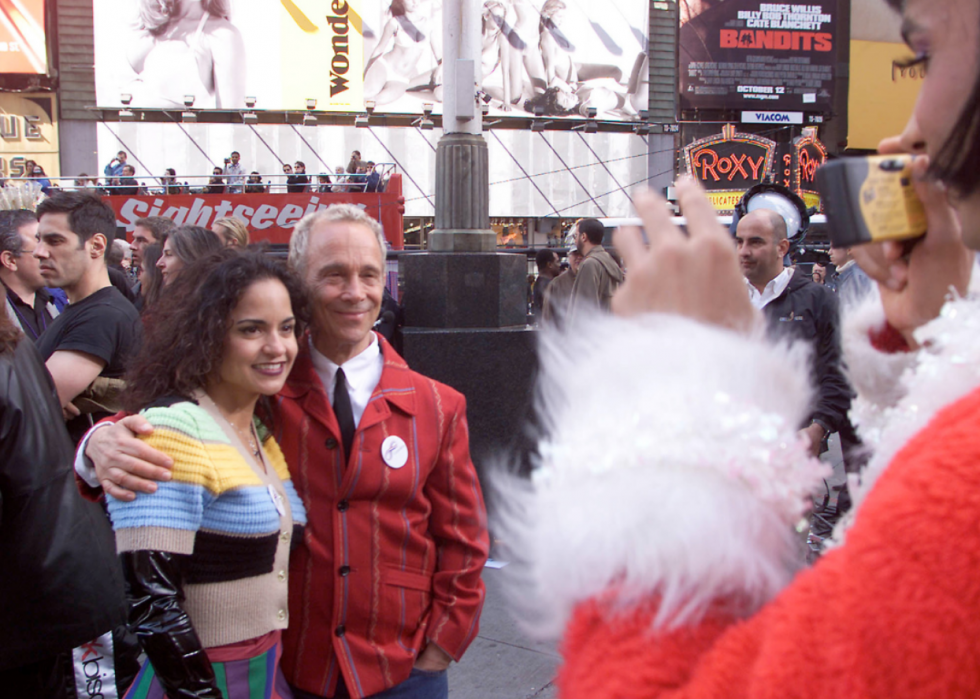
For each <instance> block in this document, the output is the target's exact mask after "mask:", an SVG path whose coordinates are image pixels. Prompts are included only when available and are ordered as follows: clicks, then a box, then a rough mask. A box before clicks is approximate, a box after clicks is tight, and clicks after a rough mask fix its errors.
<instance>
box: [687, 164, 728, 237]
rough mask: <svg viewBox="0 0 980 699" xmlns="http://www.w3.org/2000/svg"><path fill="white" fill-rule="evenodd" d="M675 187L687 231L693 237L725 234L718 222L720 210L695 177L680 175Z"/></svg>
mask: <svg viewBox="0 0 980 699" xmlns="http://www.w3.org/2000/svg"><path fill="white" fill-rule="evenodd" d="M675 187H676V190H677V201H678V203H679V204H680V205H681V214H682V215H683V216H684V218H685V219H687V233H688V235H690V236H691V238H698V237H701V236H706V235H714V236H724V235H725V229H724V228H723V227H722V225H721V224H720V223H718V212H716V211H715V207H714V206H712V204H711V202H710V201H709V200H708V197H707V196H705V193H704V190H703V189H701V186H700V185H699V184H698V183H697V182H695V180H694V178H693V177H691V176H690V175H684V176H682V177H679V178H678V179H677V184H676V185H675Z"/></svg>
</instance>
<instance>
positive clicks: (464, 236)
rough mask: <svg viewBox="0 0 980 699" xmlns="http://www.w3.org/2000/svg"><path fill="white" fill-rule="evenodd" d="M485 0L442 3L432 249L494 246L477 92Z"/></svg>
mask: <svg viewBox="0 0 980 699" xmlns="http://www.w3.org/2000/svg"><path fill="white" fill-rule="evenodd" d="M480 9H481V3H480V0H445V2H444V3H443V8H442V17H443V20H442V32H443V34H442V35H443V59H442V87H443V98H442V103H443V117H442V129H443V136H442V138H440V139H439V144H438V147H437V149H436V216H435V219H436V220H435V230H433V231H432V233H431V234H430V235H429V250H430V251H431V252H494V251H495V250H496V247H497V237H496V234H494V232H493V231H492V230H490V182H489V178H490V166H489V156H488V151H487V143H486V141H484V140H483V119H482V113H481V112H480V110H479V109H478V108H477V105H476V101H477V96H476V95H477V92H478V90H479V89H480V84H481V81H482V76H481V74H480V73H481V66H482V63H481V51H482V26H481V21H482V19H481V14H480Z"/></svg>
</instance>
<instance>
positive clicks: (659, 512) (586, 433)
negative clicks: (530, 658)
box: [497, 316, 825, 633]
mask: <svg viewBox="0 0 980 699" xmlns="http://www.w3.org/2000/svg"><path fill="white" fill-rule="evenodd" d="M541 364H542V367H543V374H544V375H543V377H542V381H541V389H540V395H539V401H538V408H539V413H540V414H541V415H542V416H544V417H545V418H547V424H546V425H545V432H546V434H545V436H544V437H543V438H542V440H541V442H540V452H541V462H540V464H539V468H538V470H537V471H536V472H535V474H534V477H533V480H532V483H531V484H530V485H528V484H526V483H522V482H520V481H516V480H510V481H505V482H504V483H503V484H500V483H498V484H497V485H498V495H499V496H500V497H499V498H498V502H501V503H506V504H507V505H506V506H509V510H508V511H507V512H505V514H504V516H503V518H502V522H501V523H500V526H499V528H498V532H499V533H500V535H501V536H502V537H503V538H504V539H505V540H506V541H507V542H508V543H509V544H511V545H512V547H514V548H516V549H517V551H518V553H519V554H520V556H521V557H522V558H523V559H524V560H525V561H526V564H527V565H526V567H525V570H524V575H525V576H526V577H525V579H524V580H523V581H521V584H522V585H523V586H524V588H525V590H527V591H529V592H530V593H531V595H530V598H529V599H528V600H527V601H528V604H527V606H526V607H525V609H524V610H523V612H524V616H525V619H526V620H527V621H528V624H529V626H531V627H533V628H534V629H535V630H538V631H542V630H543V631H544V632H545V633H555V632H559V631H560V629H561V628H562V626H563V625H564V622H565V620H566V619H567V615H568V614H569V613H570V611H571V609H572V608H573V607H574V606H575V604H577V603H578V602H581V601H583V600H585V599H588V598H590V597H593V596H595V595H598V594H601V593H603V592H604V591H606V590H608V589H609V588H610V587H615V588H616V589H617V590H618V591H619V593H620V596H621V597H625V598H630V597H633V596H641V595H648V594H651V593H653V594H659V595H660V596H661V597H662V605H661V612H660V616H659V618H658V623H660V624H679V623H685V622H688V621H691V620H694V619H696V618H697V617H698V616H699V615H700V614H701V613H702V612H703V611H705V610H706V609H707V607H708V606H709V605H710V604H711V603H712V602H713V601H714V600H716V599H718V598H722V597H730V596H734V597H737V598H739V599H742V600H747V601H749V602H750V604H751V606H755V605H757V604H761V603H762V602H764V601H765V600H767V599H769V598H770V597H771V596H772V595H774V594H775V593H776V592H778V590H779V589H781V588H782V586H783V585H784V584H785V583H786V582H787V580H788V579H789V576H790V575H791V573H792V570H793V568H794V566H793V563H792V562H793V561H794V560H795V556H794V553H795V542H794V538H793V535H792V526H793V525H794V524H796V523H797V521H798V520H799V519H800V518H801V516H802V515H803V513H804V511H805V509H806V506H807V501H808V496H809V494H810V493H811V492H812V490H813V489H814V487H815V486H816V485H817V484H818V483H819V482H820V480H821V479H822V478H823V476H824V470H825V469H824V468H823V467H822V466H821V465H820V464H819V462H816V461H814V460H812V459H810V458H809V457H808V456H807V453H806V450H805V449H804V446H803V444H802V442H801V440H800V438H799V437H798V435H797V428H798V426H799V425H800V424H801V422H802V421H803V420H804V419H805V417H806V415H807V414H808V412H809V402H810V389H809V386H808V376H809V368H808V362H807V353H806V348H805V347H804V346H802V345H797V346H794V347H790V346H786V345H772V344H770V343H768V342H766V341H765V340H763V339H762V338H761V337H757V338H746V337H743V336H740V335H737V334H734V333H732V332H729V331H726V330H722V329H719V328H715V327H707V326H703V325H700V324H697V323H694V322H691V321H688V320H684V319H681V318H678V317H674V316H650V317H647V318H644V319H642V320H639V321H638V320H631V321H626V320H622V319H617V318H613V317H608V316H604V317H599V318H595V319H593V320H592V321H591V322H590V323H588V324H582V325H576V326H575V327H574V328H573V329H572V330H571V331H570V332H569V333H567V334H555V333H551V334H545V335H544V337H543V338H542V357H541ZM501 490H502V491H503V492H499V491H501Z"/></svg>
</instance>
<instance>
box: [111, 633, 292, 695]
mask: <svg viewBox="0 0 980 699" xmlns="http://www.w3.org/2000/svg"><path fill="white" fill-rule="evenodd" d="M207 654H208V658H209V659H210V660H211V666H212V667H213V668H214V676H215V679H217V682H218V689H220V690H221V695H222V696H223V697H224V699H293V693H292V691H290V689H289V685H288V684H286V678H285V677H283V674H282V670H281V669H279V658H280V656H281V655H282V632H281V631H274V632H272V633H269V634H266V635H265V636H262V637H261V638H258V639H253V640H251V641H245V642H243V643H236V644H233V645H230V646H222V647H220V648H209V649H208V650H207ZM123 699H167V693H166V692H165V691H164V689H163V687H162V686H161V685H160V680H159V679H158V678H157V676H156V673H155V672H154V671H153V666H152V665H151V664H150V661H149V660H146V661H144V663H143V667H142V668H140V672H139V674H138V675H137V676H136V679H135V680H133V685H132V686H131V687H130V688H129V691H128V692H126V696H125V697H124V698H123Z"/></svg>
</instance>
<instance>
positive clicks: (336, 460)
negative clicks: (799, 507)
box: [76, 204, 489, 699]
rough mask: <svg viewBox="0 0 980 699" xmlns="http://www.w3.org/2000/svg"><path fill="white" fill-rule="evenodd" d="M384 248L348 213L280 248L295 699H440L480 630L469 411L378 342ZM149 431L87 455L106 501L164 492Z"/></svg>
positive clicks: (325, 215)
mask: <svg viewBox="0 0 980 699" xmlns="http://www.w3.org/2000/svg"><path fill="white" fill-rule="evenodd" d="M385 247H386V246H385V240H384V235H383V233H382V230H381V225H380V224H379V223H378V222H377V221H375V220H374V219H372V218H370V217H369V216H368V215H367V214H365V213H364V212H363V211H362V210H361V209H359V208H357V207H356V206H352V205H349V204H337V205H334V206H330V207H328V208H327V209H325V210H323V211H319V212H316V213H314V214H310V215H309V216H306V217H305V218H304V219H303V220H301V221H300V222H299V223H298V224H297V225H296V228H295V229H294V232H293V237H292V240H291V241H290V250H289V261H290V264H291V266H292V267H293V269H294V270H295V271H296V272H297V273H298V275H299V276H300V277H301V278H303V279H304V281H305V282H306V285H307V288H308V290H309V294H310V302H311V305H312V311H313V313H312V322H311V327H310V332H309V335H308V336H306V337H304V339H303V341H302V342H301V351H300V354H299V356H298V357H297V360H296V364H295V365H294V366H293V370H292V371H291V372H290V375H289V379H288V381H287V382H286V385H285V386H284V387H283V390H282V391H281V392H280V393H279V395H278V396H277V397H276V399H275V400H274V401H272V405H271V407H270V410H271V415H269V416H268V417H269V420H268V422H269V423H271V427H272V429H273V430H274V431H275V436H276V438H277V440H278V441H279V444H280V446H281V448H282V451H283V455H284V456H285V458H286V463H287V464H288V465H289V468H290V472H291V473H292V474H293V476H294V479H293V483H294V484H295V486H296V488H297V491H298V492H299V495H300V497H301V498H303V500H304V502H306V503H307V505H308V507H307V511H308V512H309V516H310V523H309V527H308V528H307V529H306V534H305V536H304V538H303V541H301V542H298V545H297V546H296V548H295V549H294V550H293V553H292V556H291V559H290V571H291V572H290V574H289V576H288V578H289V586H290V587H289V603H290V604H289V606H290V612H289V619H290V623H289V628H288V629H287V631H286V633H285V635H284V652H283V657H282V667H283V672H284V674H285V676H286V679H287V680H288V681H289V682H290V684H291V685H292V686H293V694H294V696H295V697H296V698H297V699H319V698H321V697H332V698H334V699H346V698H347V697H351V698H353V699H361V698H362V697H366V696H370V697H372V699H386V698H388V697H391V698H395V697H405V696H411V697H413V698H417V699H446V697H447V696H448V681H447V678H446V668H447V667H448V666H449V664H450V662H451V661H452V660H457V661H458V660H459V659H460V658H461V657H462V655H463V653H464V652H465V650H466V648H467V647H468V646H469V644H470V643H471V642H472V641H473V639H474V638H475V637H476V633H477V630H478V628H479V617H480V609H481V607H482V604H483V598H484V587H483V582H482V580H481V578H480V573H481V571H482V569H483V564H484V563H485V562H486V559H487V553H488V549H489V540H488V534H487V525H486V510H485V508H484V504H483V497H482V494H481V491H480V484H479V481H478V480H477V476H476V470H475V469H474V467H473V463H472V461H471V460H470V456H469V438H468V427H467V424H466V408H465V399H464V398H463V396H462V395H461V394H460V393H458V392H457V391H455V390H453V389H452V388H450V387H449V386H445V385H443V384H440V383H438V382H436V381H433V380H431V379H429V378H426V377H424V376H422V375H421V374H417V373H416V372H414V371H411V370H410V369H409V368H408V366H407V365H406V364H405V361H404V360H403V359H402V358H401V357H399V356H398V354H397V353H396V352H395V351H394V350H393V349H392V348H391V345H389V344H388V343H387V341H384V340H382V339H381V338H380V337H379V336H378V335H377V334H376V333H374V332H372V330H371V328H372V326H373V324H374V322H375V320H376V319H377V318H378V314H379V311H380V308H381V300H382V295H383V292H384V276H385V275H384V270H385ZM145 427H146V426H145V425H142V418H141V417H140V416H131V417H128V418H125V419H124V420H123V421H122V422H121V423H120V424H118V425H116V426H114V427H107V428H104V429H98V430H96V431H95V432H94V433H92V434H91V435H90V439H89V442H88V443H87V445H85V446H84V447H83V448H84V449H85V452H86V454H87V455H88V456H89V457H91V458H92V459H93V460H94V461H95V462H96V466H97V468H98V473H99V475H100V477H101V478H100V481H99V482H101V483H102V484H103V485H105V486H106V487H107V490H108V492H110V493H111V494H112V495H114V496H116V497H120V498H123V499H127V500H128V499H132V497H133V495H132V493H130V492H128V491H126V490H123V489H122V487H125V488H129V489H132V490H141V491H147V492H152V490H153V489H154V488H155V483H152V482H149V481H144V480H140V478H141V477H142V478H147V477H150V478H154V479H156V480H164V479H165V475H164V474H165V472H166V471H165V469H159V468H154V465H153V464H157V465H158V466H165V465H166V461H165V459H166V457H163V455H162V454H159V453H158V452H155V453H154V452H152V450H149V449H148V447H147V445H146V444H145V443H143V442H139V441H136V440H133V439H132V437H131V435H130V433H129V428H132V429H136V430H139V431H143V432H145ZM127 454H129V455H135V456H136V458H132V457H128V456H126V455H127ZM161 457H162V458H161ZM137 459H138V460H137ZM144 459H145V460H146V461H144ZM79 466H80V465H79V464H76V469H77V470H78V471H79V474H80V475H81V476H82V477H83V478H86V480H87V481H88V482H89V484H90V485H92V484H93V483H92V482H91V480H89V477H90V476H91V474H88V477H87V475H86V473H85V469H84V468H79ZM286 577H287V576H283V577H282V578H280V579H281V580H283V582H285V581H286V580H285V578H286Z"/></svg>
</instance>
